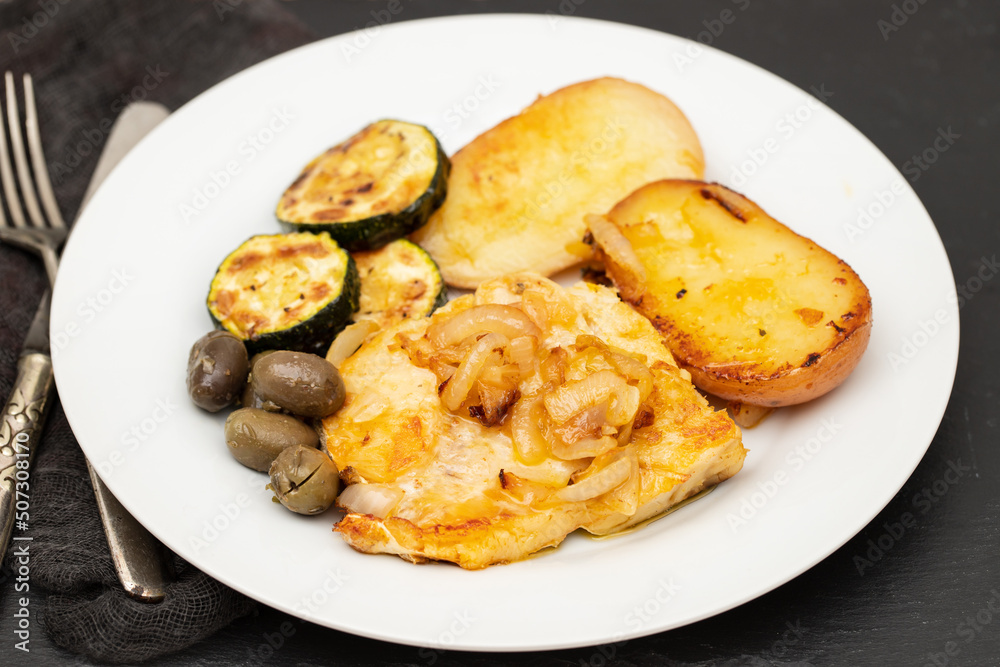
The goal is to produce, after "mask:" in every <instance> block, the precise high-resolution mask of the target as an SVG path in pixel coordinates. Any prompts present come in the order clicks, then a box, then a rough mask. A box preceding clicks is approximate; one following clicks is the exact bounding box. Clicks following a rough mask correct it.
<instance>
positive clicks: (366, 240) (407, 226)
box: [276, 121, 451, 252]
mask: <svg viewBox="0 0 1000 667" xmlns="http://www.w3.org/2000/svg"><path fill="white" fill-rule="evenodd" d="M379 122H380V123H381V122H395V121H379ZM373 125H374V124H373ZM418 127H422V128H423V126H418ZM366 129H367V128H366ZM423 129H424V130H425V131H426V132H427V134H428V135H429V136H430V137H431V139H432V140H433V142H434V152H435V157H434V161H435V163H436V167H435V171H434V175H433V176H432V177H431V180H430V184H429V185H428V186H427V188H426V189H425V190H424V191H423V192H422V193H421V194H420V195H419V196H418V197H417V198H416V199H414V200H413V201H412V202H411V203H410V204H409V205H408V206H406V207H405V208H403V209H402V210H399V211H387V212H385V213H381V214H378V215H373V216H370V217H366V218H362V219H359V220H348V221H319V220H306V221H302V220H290V219H289V217H290V216H288V215H286V214H285V212H284V210H283V209H284V201H285V198H286V196H287V194H288V192H290V191H291V190H292V189H293V188H294V187H295V186H296V185H297V184H298V182H299V181H298V180H296V182H295V183H293V184H292V186H290V187H289V189H288V190H287V191H286V194H285V195H283V196H282V200H281V201H280V202H279V204H278V208H277V211H276V217H277V219H278V224H280V225H281V227H282V229H284V230H285V231H288V232H312V233H319V232H327V233H329V234H330V236H331V237H333V239H334V240H335V241H337V243H339V244H340V245H341V247H343V248H346V249H347V250H349V251H351V252H355V251H365V250H375V249H377V248H380V247H382V246H384V245H385V244H387V243H389V242H391V241H394V240H396V239H398V238H402V237H404V236H408V235H409V234H411V233H413V232H415V231H416V230H417V229H419V228H420V227H423V226H424V225H425V224H426V223H427V221H428V220H429V219H430V217H431V214H432V213H433V212H434V211H435V210H437V209H438V208H439V207H440V206H441V205H442V204H443V203H444V200H445V197H447V194H448V176H449V174H450V173H451V161H450V160H449V159H448V156H447V154H446V153H445V152H444V149H443V148H442V147H441V143H440V142H439V141H438V139H437V137H435V136H434V134H433V133H432V132H431V131H430V130H428V129H427V128H423ZM352 139H353V138H352ZM351 141H352V140H348V142H345V144H350V142H351ZM345 144H341V145H342V146H343V145H345ZM335 148H336V147H335ZM331 150H333V149H331ZM321 157H322V156H321ZM321 157H320V158H317V159H321ZM314 162H315V160H314V161H313V162H311V163H310V165H308V166H307V167H306V169H305V170H304V172H303V173H305V172H306V171H308V170H309V169H310V167H311V166H312V164H313V163H314ZM300 179H301V176H300Z"/></svg>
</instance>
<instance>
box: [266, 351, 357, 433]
mask: <svg viewBox="0 0 1000 667" xmlns="http://www.w3.org/2000/svg"><path fill="white" fill-rule="evenodd" d="M250 383H251V385H252V386H253V391H254V393H255V394H256V395H257V396H259V397H260V398H261V400H263V401H270V402H272V403H274V404H275V405H278V406H279V407H281V408H283V409H285V410H288V411H289V412H291V413H293V414H297V415H301V416H303V417H326V416H328V415H331V414H333V413H334V412H336V411H337V410H338V409H340V406H341V405H343V404H344V396H345V390H344V381H343V380H342V379H341V377H340V373H338V372H337V369H336V368H334V366H333V364H331V363H330V362H328V361H327V360H326V359H324V358H323V357H319V356H316V355H315V354H309V353H307V352H291V351H288V350H278V351H276V352H272V353H271V354H268V355H262V356H260V357H259V358H257V359H256V361H255V363H254V365H253V368H252V369H251V373H250Z"/></svg>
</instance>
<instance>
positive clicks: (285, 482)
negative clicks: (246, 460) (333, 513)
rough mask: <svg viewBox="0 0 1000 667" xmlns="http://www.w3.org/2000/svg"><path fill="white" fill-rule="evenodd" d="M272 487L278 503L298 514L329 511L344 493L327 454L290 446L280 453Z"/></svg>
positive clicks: (276, 462) (272, 470) (271, 471)
mask: <svg viewBox="0 0 1000 667" xmlns="http://www.w3.org/2000/svg"><path fill="white" fill-rule="evenodd" d="M269 474H270V476H271V483H270V484H269V485H268V488H270V489H271V490H272V491H274V495H275V497H276V498H277V501H278V502H280V503H281V504H282V505H284V506H285V507H287V508H288V509H290V510H292V511H293V512H296V513H297V514H319V513H320V512H325V511H326V510H327V509H328V508H329V507H330V505H332V504H333V501H334V500H336V499H337V493H339V492H340V473H338V472H337V466H336V465H335V464H334V463H333V461H331V460H330V457H329V456H327V455H326V454H325V453H324V452H322V451H320V450H318V449H310V448H309V447H289V448H288V449H286V450H284V451H282V452H281V453H280V454H278V458H276V459H274V463H272V464H271V470H270V473H269Z"/></svg>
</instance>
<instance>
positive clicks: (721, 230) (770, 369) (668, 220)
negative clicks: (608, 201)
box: [587, 180, 872, 407]
mask: <svg viewBox="0 0 1000 667" xmlns="http://www.w3.org/2000/svg"><path fill="white" fill-rule="evenodd" d="M587 223H588V226H589V228H590V230H591V233H592V235H593V237H594V240H595V244H594V245H595V248H596V255H597V259H598V260H600V261H602V262H603V263H604V265H605V270H606V271H607V275H608V277H610V278H611V280H612V281H613V282H614V284H615V285H616V286H617V287H618V290H619V293H620V294H621V296H622V298H623V299H625V300H626V301H628V302H630V303H631V304H632V305H633V306H634V307H635V308H636V309H638V310H639V312H641V313H642V314H644V315H645V316H646V317H648V318H649V319H650V320H651V321H652V322H653V324H654V326H656V328H657V329H659V330H660V332H662V333H663V335H664V337H665V339H666V341H667V344H668V346H669V347H670V351H671V352H672V353H673V354H674V356H675V357H676V359H677V361H678V363H679V364H680V365H681V366H682V367H683V368H686V369H688V370H689V371H690V372H691V376H692V379H693V381H694V383H695V384H696V385H697V386H698V387H699V388H701V389H703V390H704V391H707V392H709V393H711V394H715V395H716V396H720V397H722V398H726V399H729V400H731V401H739V402H742V403H749V404H753V405H761V406H768V407H776V406H782V405H792V404H795V403H802V402H805V401H808V400H811V399H814V398H816V397H818V396H821V395H823V394H825V393H826V392H828V391H830V390H831V389H833V388H834V387H836V386H837V385H839V384H840V383H841V382H843V381H844V380H845V379H846V378H847V376H848V375H849V374H850V372H851V371H852V370H853V369H854V367H855V366H856V365H857V364H858V361H859V360H860V359H861V355H862V354H863V353H864V351H865V348H866V347H867V345H868V337H869V334H870V332H871V323H872V307H871V297H870V296H869V294H868V288H867V287H865V284H864V283H863V282H862V281H861V278H859V277H858V274H856V273H855V272H854V271H853V270H852V269H851V267H850V266H848V265H847V263H846V262H844V261H843V260H841V259H839V258H838V257H836V256H835V255H833V254H832V253H830V252H828V251H827V250H824V249H823V248H821V247H820V246H819V245H817V244H816V243H814V242H813V241H811V240H809V239H807V238H805V237H803V236H799V235H798V234H796V233H795V232H793V231H792V230H790V229H789V228H788V227H786V226H785V225H783V224H781V223H780V222H778V221H777V220H775V219H774V218H772V217H771V216H769V215H768V214H767V213H766V212H765V211H764V210H763V209H761V208H760V207H759V206H758V205H757V204H755V203H754V202H752V201H750V200H749V199H747V198H746V197H743V196H742V195H739V194H737V193H735V192H733V191H732V190H729V189H727V188H725V187H723V186H721V185H718V184H707V183H703V182H700V181H684V180H664V181H658V182H655V183H650V184H648V185H646V186H644V187H641V188H639V189H638V190H636V191H635V192H633V193H632V194H631V195H629V196H628V197H626V198H625V199H624V200H622V201H621V202H619V203H618V204H617V205H616V206H615V207H614V208H613V209H611V211H610V212H609V213H608V214H607V215H606V216H588V217H587Z"/></svg>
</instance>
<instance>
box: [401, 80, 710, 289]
mask: <svg viewBox="0 0 1000 667" xmlns="http://www.w3.org/2000/svg"><path fill="white" fill-rule="evenodd" d="M703 172H704V157H703V154H702V150H701V144H700V143H699V141H698V137H697V135H696V134H695V132H694V130H693V129H692V127H691V125H690V123H689V122H688V120H687V118H686V117H685V116H684V114H683V113H682V112H681V110H680V109H678V108H677V107H676V106H675V105H674V104H673V102H671V101H670V100H669V99H667V98H666V97H664V96H663V95H660V94H659V93H656V92H654V91H652V90H649V89H648V88H646V87H644V86H641V85H639V84H636V83H631V82H628V81H624V80H622V79H615V78H602V79H596V80H592V81H584V82H582V83H577V84H573V85H571V86H568V87H566V88H562V89H560V90H557V91H555V92H553V93H551V94H549V95H546V96H543V97H539V98H538V100H536V101H535V102H534V103H533V104H531V105H530V106H529V107H527V108H526V109H524V110H523V111H522V112H521V113H520V114H518V115H517V116H514V117H513V118H509V119H507V120H505V121H503V122H502V123H500V124H499V125H497V126H496V127H494V128H492V129H491V130H488V131H487V132H485V133H484V134H481V135H480V136H478V137H477V138H476V139H474V140H473V141H472V142H471V143H469V144H468V145H467V146H465V147H464V148H462V149H461V150H460V151H458V153H456V154H455V155H454V156H453V157H452V169H451V176H450V177H449V181H448V198H447V199H446V201H445V203H444V205H443V206H442V207H441V208H440V209H438V210H437V211H436V212H435V213H434V215H433V216H432V217H431V219H430V221H429V222H428V224H427V225H425V226H424V227H423V228H421V229H420V230H418V231H417V232H415V233H414V234H413V236H412V239H413V240H414V241H415V242H416V243H418V244H419V245H420V246H421V247H423V248H424V249H425V250H427V252H428V253H430V255H431V256H432V257H433V258H434V260H435V261H436V262H437V263H438V265H439V266H440V267H441V272H442V274H443V276H444V278H445V281H446V282H447V283H448V284H449V285H452V286H454V287H462V288H468V289H474V288H476V287H477V286H478V285H479V283H481V282H483V281H485V280H488V279H490V278H495V277H497V276H501V275H504V274H507V273H511V272H515V271H535V272H537V273H541V274H543V275H546V276H550V275H552V274H554V273H556V272H558V271H560V270H562V269H565V268H568V267H570V266H573V265H574V264H577V263H579V262H580V261H581V259H583V258H584V257H585V256H586V251H585V249H582V248H581V244H580V239H581V238H582V237H583V234H584V231H585V226H584V223H583V216H584V215H585V214H587V213H593V212H594V211H606V210H608V209H609V208H610V207H611V206H612V205H614V203H615V202H617V201H618V200H620V199H621V198H622V197H624V196H625V195H627V194H628V193H629V192H632V191H633V190H634V189H636V188H637V187H639V186H640V185H643V184H644V183H648V182H650V181H654V180H657V179H661V178H701V177H702V175H703ZM581 250H583V252H581Z"/></svg>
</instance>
